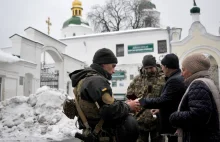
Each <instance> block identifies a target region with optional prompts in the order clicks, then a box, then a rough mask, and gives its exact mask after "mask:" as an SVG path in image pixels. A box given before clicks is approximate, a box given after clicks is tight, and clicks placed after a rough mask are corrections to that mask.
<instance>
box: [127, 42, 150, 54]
mask: <svg viewBox="0 0 220 142" xmlns="http://www.w3.org/2000/svg"><path fill="white" fill-rule="evenodd" d="M144 52H154V44H153V43H150V44H139V45H128V54H133V53H144Z"/></svg>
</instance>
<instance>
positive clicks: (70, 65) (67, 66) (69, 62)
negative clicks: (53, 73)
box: [63, 54, 85, 97]
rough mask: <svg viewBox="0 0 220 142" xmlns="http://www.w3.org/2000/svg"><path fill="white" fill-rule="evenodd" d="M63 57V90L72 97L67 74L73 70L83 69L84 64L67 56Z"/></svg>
mask: <svg viewBox="0 0 220 142" xmlns="http://www.w3.org/2000/svg"><path fill="white" fill-rule="evenodd" d="M63 57H64V88H65V89H66V92H67V93H68V94H69V95H70V96H71V97H73V88H72V84H71V80H70V78H69V74H70V73H71V72H73V71H75V70H79V69H83V68H84V66H85V64H84V62H82V61H79V60H76V59H74V58H72V57H70V56H68V55H65V54H64V55H63Z"/></svg>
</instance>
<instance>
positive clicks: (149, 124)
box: [127, 55, 165, 142]
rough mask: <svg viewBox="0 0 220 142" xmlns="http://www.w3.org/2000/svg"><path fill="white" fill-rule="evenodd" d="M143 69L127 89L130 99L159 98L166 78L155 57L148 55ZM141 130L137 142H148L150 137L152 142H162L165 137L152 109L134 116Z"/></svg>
mask: <svg viewBox="0 0 220 142" xmlns="http://www.w3.org/2000/svg"><path fill="white" fill-rule="evenodd" d="M142 64H143V67H142V68H141V69H140V74H139V75H137V76H136V77H135V78H134V80H133V81H132V82H131V84H130V85H129V87H128V89H127V98H128V99H132V100H134V99H137V98H142V97H147V98H154V97H159V96H160V94H161V91H162V88H163V86H164V84H165V77H164V74H163V72H162V70H161V68H160V67H158V66H157V65H156V60H155V57H153V56H152V55H146V56H144V58H143V61H142ZM134 115H135V117H136V119H137V121H138V124H139V129H140V135H139V139H138V140H137V142H148V139H149V136H150V139H151V142H161V141H163V137H162V136H160V135H159V128H158V127H159V123H158V122H159V121H158V118H156V117H155V116H153V115H152V113H151V110H150V109H144V108H142V110H141V111H139V112H138V113H135V114H134Z"/></svg>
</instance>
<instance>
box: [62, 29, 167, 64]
mask: <svg viewBox="0 0 220 142" xmlns="http://www.w3.org/2000/svg"><path fill="white" fill-rule="evenodd" d="M134 31H135V30H134ZM116 33H117V32H112V33H109V34H108V33H107V34H100V35H99V36H97V35H95V34H94V35H91V36H79V37H74V38H67V39H61V41H63V42H64V43H66V44H67V45H68V46H67V48H66V54H68V55H70V56H72V57H74V58H76V59H80V60H82V61H86V62H87V63H88V64H90V63H92V58H93V55H94V53H95V52H96V51H97V50H98V49H100V48H104V47H105V48H109V49H111V50H112V51H113V52H114V53H116V45H117V44H124V56H123V57H118V61H119V64H136V63H140V62H141V60H142V58H143V56H144V55H146V54H152V55H154V56H155V57H156V59H157V61H159V57H160V55H163V54H166V53H169V52H170V47H169V40H168V33H167V31H166V30H152V31H149V30H146V31H138V32H130V33H129V32H127V33H121V34H116ZM119 33H120V32H119ZM158 40H166V41H167V52H166V53H163V54H158V48H157V42H158ZM140 44H153V46H154V51H153V52H144V53H134V54H128V45H140Z"/></svg>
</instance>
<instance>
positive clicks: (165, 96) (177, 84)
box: [140, 70, 185, 134]
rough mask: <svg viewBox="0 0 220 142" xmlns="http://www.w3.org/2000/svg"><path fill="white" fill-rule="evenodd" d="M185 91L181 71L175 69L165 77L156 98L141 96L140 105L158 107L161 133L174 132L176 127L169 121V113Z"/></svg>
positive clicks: (176, 106) (173, 110)
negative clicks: (162, 86) (163, 84)
mask: <svg viewBox="0 0 220 142" xmlns="http://www.w3.org/2000/svg"><path fill="white" fill-rule="evenodd" d="M184 92H185V85H184V82H183V77H182V76H181V71H180V70H177V71H175V72H174V73H173V74H171V76H170V77H168V78H166V84H165V86H164V88H163V90H162V94H161V96H160V97H157V98H143V99H141V100H140V104H141V106H143V107H145V108H149V109H160V112H159V116H160V120H161V131H160V132H161V133H162V134H174V133H175V131H176V128H173V127H172V126H171V124H170V123H169V117H170V115H171V114H172V113H173V112H175V111H176V110H177V108H178V105H179V102H180V100H181V98H182V96H183V94H184Z"/></svg>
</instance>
